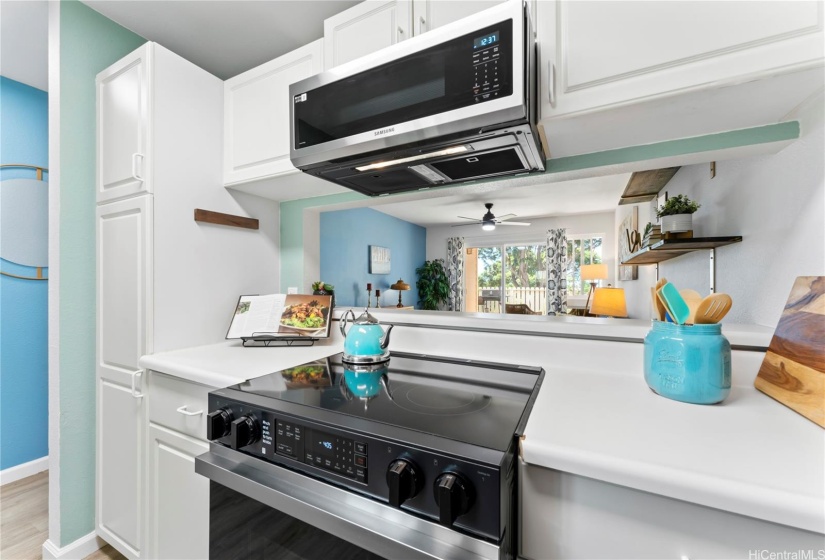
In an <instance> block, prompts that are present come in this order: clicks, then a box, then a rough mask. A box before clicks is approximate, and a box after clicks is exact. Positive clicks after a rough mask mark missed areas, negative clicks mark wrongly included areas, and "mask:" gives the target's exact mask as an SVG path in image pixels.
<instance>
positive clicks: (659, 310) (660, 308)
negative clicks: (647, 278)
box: [653, 278, 667, 321]
mask: <svg viewBox="0 0 825 560" xmlns="http://www.w3.org/2000/svg"><path fill="white" fill-rule="evenodd" d="M665 284H667V278H660V279H659V281H658V282H656V287H655V288H653V295H654V297H653V299H654V300H655V301H656V309H655V314H656V317H657V318H658V319H659V320H660V321H664V320H665V313H667V309H666V308H665V304H664V303H662V301H661V300H660V299H659V296H658V292H659V288H661V287H662V286H664V285H665Z"/></svg>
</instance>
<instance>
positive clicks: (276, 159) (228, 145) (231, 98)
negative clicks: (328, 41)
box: [224, 39, 324, 184]
mask: <svg viewBox="0 0 825 560" xmlns="http://www.w3.org/2000/svg"><path fill="white" fill-rule="evenodd" d="M323 56H324V53H323V40H322V39H319V40H318V41H315V42H313V43H310V44H309V45H306V46H304V47H301V48H299V49H296V50H294V51H292V52H291V53H288V54H285V55H284V56H281V57H278V58H276V59H275V60H272V61H270V62H267V63H266V64H263V65H261V66H258V67H257V68H253V69H252V70H249V71H248V72H244V73H243V74H240V75H238V76H235V77H234V78H232V79H230V80H227V81H226V83H225V84H224V183H225V184H234V183H242V182H245V181H250V180H254V179H260V178H263V177H268V176H272V175H279V174H283V173H290V172H295V168H294V167H293V166H292V163H290V161H289V103H290V99H289V86H290V84H292V83H294V82H297V81H299V80H303V79H304V78H308V77H310V76H313V75H315V74H317V73H319V72H321V71H322V70H323V60H322V59H323Z"/></svg>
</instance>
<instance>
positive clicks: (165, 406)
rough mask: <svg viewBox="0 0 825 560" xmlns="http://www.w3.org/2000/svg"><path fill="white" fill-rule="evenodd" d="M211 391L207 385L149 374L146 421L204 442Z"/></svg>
mask: <svg viewBox="0 0 825 560" xmlns="http://www.w3.org/2000/svg"><path fill="white" fill-rule="evenodd" d="M211 390H212V388H211V387H207V386H206V385H200V384H198V383H192V382H190V381H183V380H181V379H177V378H175V377H170V376H168V375H164V374H162V373H157V372H154V371H152V372H149V390H148V394H147V399H148V401H149V402H148V408H149V421H150V422H152V423H154V424H160V425H161V426H166V427H167V428H171V429H173V430H176V431H178V432H181V433H183V434H186V435H189V436H192V437H194V438H197V439H200V440H204V441H205V440H206V413H207V395H208V394H209V391H211ZM196 413H197V414H196Z"/></svg>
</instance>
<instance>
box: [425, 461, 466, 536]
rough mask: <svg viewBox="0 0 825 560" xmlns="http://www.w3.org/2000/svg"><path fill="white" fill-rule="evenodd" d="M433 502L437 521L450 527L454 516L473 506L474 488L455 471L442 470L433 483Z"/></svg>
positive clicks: (462, 513)
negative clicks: (436, 508)
mask: <svg viewBox="0 0 825 560" xmlns="http://www.w3.org/2000/svg"><path fill="white" fill-rule="evenodd" d="M433 492H434V493H435V503H436V504H438V522H439V523H441V524H442V525H446V526H447V527H452V526H453V523H454V522H455V520H456V518H457V517H458V516H460V515H464V514H465V513H467V512H468V511H470V508H471V507H473V502H474V501H475V490H473V485H472V484H470V481H469V480H467V479H466V478H464V477H463V476H461V475H460V474H458V473H455V472H443V473H441V474H440V475H438V478H436V479H435V483H434V484H433Z"/></svg>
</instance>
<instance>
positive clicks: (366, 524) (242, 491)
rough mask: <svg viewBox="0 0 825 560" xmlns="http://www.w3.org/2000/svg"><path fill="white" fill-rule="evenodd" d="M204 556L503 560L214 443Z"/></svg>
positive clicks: (479, 544)
mask: <svg viewBox="0 0 825 560" xmlns="http://www.w3.org/2000/svg"><path fill="white" fill-rule="evenodd" d="M195 471H196V472H198V473H199V474H201V475H203V476H206V477H207V478H209V479H210V480H211V483H210V512H209V556H210V558H220V559H222V560H224V559H225V560H235V559H237V560H241V559H243V560H247V559H249V560H252V559H271V558H289V559H291V560H303V559H307V560H330V559H331V558H335V559H345V560H355V559H359V560H361V559H363V560H377V559H381V558H405V559H406V558H409V559H413V558H422V559H428V560H432V559H433V558H450V559H456V560H464V559H466V560H482V559H487V560H501V559H502V558H506V557H507V555H506V554H505V553H504V552H503V551H502V550H501V548H500V547H499V546H496V545H494V544H492V543H489V542H486V541H481V540H479V539H476V538H473V537H470V536H467V535H463V534H461V533H458V532H456V531H453V530H451V529H448V528H446V527H443V526H441V525H438V524H435V523H432V522H429V521H426V520H423V519H420V518H418V517H415V516H413V515H410V514H408V513H406V512H404V511H401V510H398V509H395V508H392V507H390V506H388V505H385V504H382V503H379V502H376V501H375V500H372V499H369V498H366V497H363V496H360V495H357V494H354V493H352V492H351V491H348V490H344V489H342V488H338V487H335V486H332V485H330V484H327V483H325V482H322V481H319V480H316V479H314V478H311V477H308V476H306V475H303V474H300V473H297V472H294V471H291V470H288V469H285V468H282V467H279V466H277V465H273V464H270V463H267V462H265V461H262V460H260V459H256V458H254V457H250V456H247V455H244V454H242V453H238V452H236V451H232V450H231V449H227V448H225V447H222V446H220V445H218V444H212V446H211V450H210V452H209V453H204V454H203V455H201V456H199V457H197V458H196V459H195Z"/></svg>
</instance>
